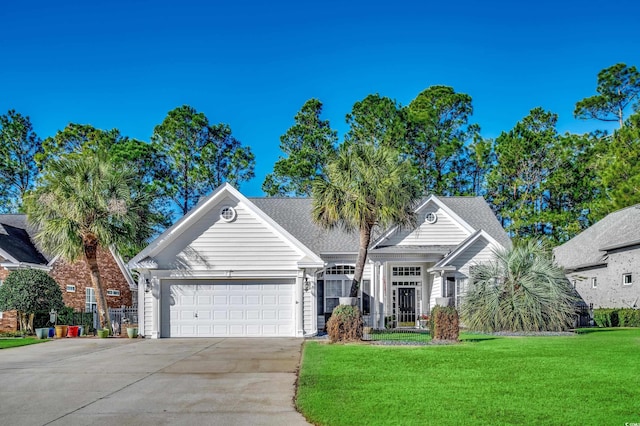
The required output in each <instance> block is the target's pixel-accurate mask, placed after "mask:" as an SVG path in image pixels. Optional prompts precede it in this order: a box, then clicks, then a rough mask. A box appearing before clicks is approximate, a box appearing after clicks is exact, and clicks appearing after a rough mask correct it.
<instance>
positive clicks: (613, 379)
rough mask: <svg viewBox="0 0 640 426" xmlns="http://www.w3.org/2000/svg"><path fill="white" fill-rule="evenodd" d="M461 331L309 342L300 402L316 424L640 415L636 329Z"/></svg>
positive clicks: (590, 420) (566, 421)
mask: <svg viewBox="0 0 640 426" xmlns="http://www.w3.org/2000/svg"><path fill="white" fill-rule="evenodd" d="M462 338H463V339H465V341H464V342H463V343H461V344H458V345H449V346H419V347H407V346H377V345H366V344H355V345H337V344H336V345H330V344H323V343H318V342H308V343H307V344H305V347H304V352H303V360H302V366H301V371H300V377H299V380H298V395H297V405H298V408H299V409H300V411H301V412H302V413H303V414H304V415H305V416H306V417H307V419H308V420H309V421H310V422H312V423H314V424H320V425H425V424H436V425H442V424H456V425H457V424H473V425H481V424H491V425H495V424H513V425H522V424H536V425H538V424H541V425H624V424H625V423H638V422H640V329H637V328H636V329H608V330H594V331H593V332H585V333H581V334H576V335H573V336H562V337H557V336H554V337H513V338H508V337H495V336H483V335H472V334H466V335H463V336H462Z"/></svg>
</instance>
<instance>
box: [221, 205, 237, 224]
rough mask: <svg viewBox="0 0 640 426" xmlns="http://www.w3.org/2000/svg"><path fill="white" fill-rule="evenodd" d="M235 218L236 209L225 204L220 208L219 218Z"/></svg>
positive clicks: (230, 220)
mask: <svg viewBox="0 0 640 426" xmlns="http://www.w3.org/2000/svg"><path fill="white" fill-rule="evenodd" d="M235 218H236V209H234V208H233V207H231V206H225V207H223V208H222V209H220V219H222V220H223V221H225V222H232V221H233V220H234V219H235Z"/></svg>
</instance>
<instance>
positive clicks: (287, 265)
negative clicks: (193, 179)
mask: <svg viewBox="0 0 640 426" xmlns="http://www.w3.org/2000/svg"><path fill="white" fill-rule="evenodd" d="M223 209H231V210H228V211H227V212H230V216H229V218H230V219H229V218H227V219H225V218H224V217H223V214H222V212H223ZM231 216H233V217H231ZM145 259H153V260H154V262H155V263H156V264H157V268H158V269H164V270H177V271H184V272H185V273H193V272H196V273H197V272H210V273H212V274H213V275H222V274H226V275H227V276H231V274H232V273H234V272H239V271H255V270H260V271H268V270H272V271H276V270H292V269H297V268H298V264H299V263H305V262H310V263H321V260H320V258H319V257H318V256H317V255H315V254H314V253H313V252H311V251H310V250H309V249H308V248H306V247H305V246H303V245H302V244H301V243H300V242H299V241H297V240H296V239H295V238H294V237H293V236H291V235H290V234H289V233H288V232H287V231H285V230H284V229H283V228H282V227H280V225H278V224H277V223H276V222H274V221H273V220H272V219H271V218H269V217H268V216H267V215H266V214H264V212H262V211H261V210H260V209H259V208H257V207H256V206H255V205H254V204H253V203H252V202H251V201H249V200H248V199H247V198H245V197H244V196H243V195H241V194H240V193H239V192H238V191H237V190H235V189H234V188H233V187H232V186H231V185H229V184H225V185H223V186H221V187H220V188H219V189H217V190H216V191H214V193H212V194H211V195H210V196H209V197H207V198H206V199H205V200H203V201H202V202H201V203H200V204H198V206H196V207H195V208H194V209H193V210H192V211H191V212H189V213H188V214H187V215H186V216H184V217H183V218H182V219H181V220H180V221H178V222H177V223H176V224H175V225H174V226H172V227H171V228H169V229H168V230H167V231H165V233H163V234H162V235H161V236H160V237H158V239H156V241H154V242H153V243H152V244H151V245H150V246H149V247H147V248H146V249H145V250H143V251H142V252H141V253H140V254H139V255H138V256H136V257H135V258H134V259H132V261H131V262H130V263H129V264H130V265H132V266H133V267H134V268H135V267H140V266H141V265H140V263H143V262H144V261H145Z"/></svg>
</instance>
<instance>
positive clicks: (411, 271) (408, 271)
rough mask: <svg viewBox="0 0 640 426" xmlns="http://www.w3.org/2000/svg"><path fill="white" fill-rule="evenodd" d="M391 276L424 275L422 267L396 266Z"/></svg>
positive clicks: (392, 269)
mask: <svg viewBox="0 0 640 426" xmlns="http://www.w3.org/2000/svg"><path fill="white" fill-rule="evenodd" d="M391 275H392V276H394V277H419V276H421V275H422V268H421V267H420V266H394V267H393V268H391Z"/></svg>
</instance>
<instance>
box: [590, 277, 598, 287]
mask: <svg viewBox="0 0 640 426" xmlns="http://www.w3.org/2000/svg"><path fill="white" fill-rule="evenodd" d="M591 288H598V279H597V278H596V277H593V278H591Z"/></svg>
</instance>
